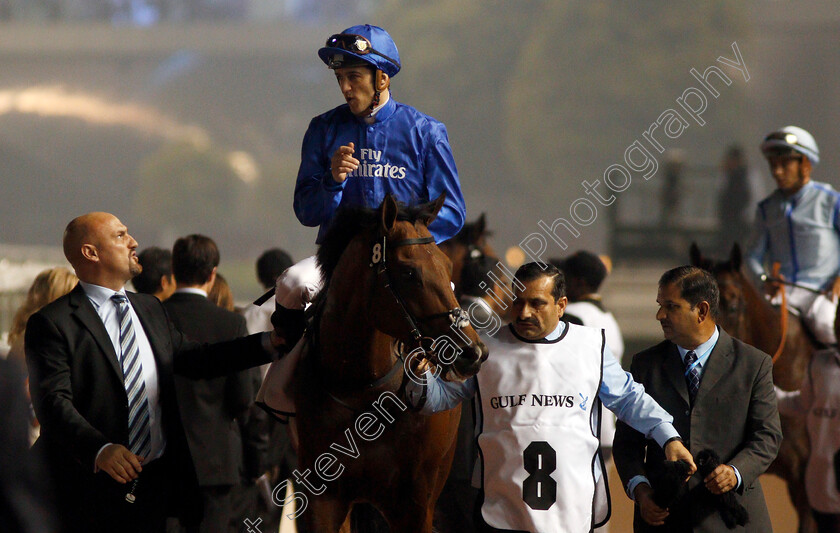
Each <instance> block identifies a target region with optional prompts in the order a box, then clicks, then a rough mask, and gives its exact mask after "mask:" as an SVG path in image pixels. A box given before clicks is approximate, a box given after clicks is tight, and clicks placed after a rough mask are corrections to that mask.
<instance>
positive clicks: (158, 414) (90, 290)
mask: <svg viewBox="0 0 840 533" xmlns="http://www.w3.org/2000/svg"><path fill="white" fill-rule="evenodd" d="M79 283H80V284H81V285H82V289H84V291H85V294H86V295H87V297H88V300H90V303H91V304H93V308H94V309H95V310H96V313H97V314H98V315H99V318H101V319H102V324H103V325H104V326H105V330H106V331H107V332H108V337H110V338H111V344H113V346H114V352H116V354H117V359H118V360H119V361H120V363H122V350H121V348H120V319H119V315H118V313H117V307H116V304H114V302H113V301H111V296H113V295H114V294H117V292H119V293H120V294H125V289H122V290H120V291H114V290H111V289H108V288H106V287H101V286H99V285H93V284H91V283H85V282H84V281H81V282H79ZM128 309H129V312H130V313H131V320H132V324H133V326H134V334H135V336H136V337H137V345H138V347H139V349H140V364H141V365H142V366H143V381H144V383H145V386H146V399H147V400H148V402H149V424H150V428H151V433H152V451H151V452H150V453H149V457H146V460H145V461H144V463H143V464H148V463H149V461H152V460H154V459H158V458H160V456H162V455H163V451H164V448H165V447H166V437H165V435H164V434H163V425H162V421H163V415H162V411H161V406H160V388H159V387H158V373H157V363H156V362H155V357H154V354H153V353H152V345H151V344H149V339H148V337H146V332H145V331H143V324H142V323H141V322H140V318H139V317H138V316H137V313H136V312H135V311H134V308H133V307H132V306H131V301H130V300H129V301H128ZM109 444H113V443H108V444H106V445H105V446H108V445H109ZM105 446H103V447H102V448H101V449H100V450H99V452H97V454H96V458H97V459H99V454H100V453H102V450H103V449H105ZM94 462H95V461H94Z"/></svg>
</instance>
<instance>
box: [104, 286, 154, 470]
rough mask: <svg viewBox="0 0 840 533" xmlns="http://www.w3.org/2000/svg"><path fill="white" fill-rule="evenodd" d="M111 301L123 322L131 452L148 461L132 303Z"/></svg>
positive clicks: (146, 417)
mask: <svg viewBox="0 0 840 533" xmlns="http://www.w3.org/2000/svg"><path fill="white" fill-rule="evenodd" d="M111 300H112V301H113V302H114V305H115V306H116V308H117V317H118V318H119V319H120V351H121V352H122V354H121V359H122V369H123V382H124V385H125V392H126V395H127V396H128V449H129V450H131V452H132V453H134V454H135V455H139V456H140V457H144V458H146V457H148V456H149V453H150V452H151V451H152V431H151V421H150V418H149V416H150V414H149V401H148V399H147V398H146V382H145V381H144V380H143V365H142V364H141V363H140V346H139V345H138V343H137V335H135V333H134V324H133V323H132V320H131V313H130V311H129V308H128V299H127V298H126V297H125V295H124V294H119V293H117V294H114V295H113V296H111Z"/></svg>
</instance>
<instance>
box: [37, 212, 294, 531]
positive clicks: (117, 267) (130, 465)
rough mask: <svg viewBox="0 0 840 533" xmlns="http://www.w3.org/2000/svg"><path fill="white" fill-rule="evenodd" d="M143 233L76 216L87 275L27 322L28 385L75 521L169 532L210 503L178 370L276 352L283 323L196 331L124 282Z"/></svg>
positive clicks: (105, 217) (71, 525)
mask: <svg viewBox="0 0 840 533" xmlns="http://www.w3.org/2000/svg"><path fill="white" fill-rule="evenodd" d="M136 249H137V241H135V240H134V238H133V237H132V236H131V235H130V234H129V233H128V228H126V226H125V225H124V224H123V223H122V222H120V220H119V219H118V218H117V217H115V216H114V215H111V214H109V213H89V214H87V215H83V216H81V217H78V218H76V219H74V220H73V221H72V222H70V224H68V226H67V229H66V230H65V232H64V254H65V256H66V257H67V260H68V261H69V262H70V264H71V265H73V268H74V269H75V270H76V275H77V276H78V277H79V280H80V282H79V284H78V285H77V286H76V288H75V289H74V290H73V291H72V292H71V293H70V294H68V295H66V296H64V297H62V298H59V299H58V300H56V301H55V302H53V303H52V304H50V305H48V306H46V307H45V308H44V309H42V310H41V311H39V312H38V313H36V314H34V315H33V316H32V318H30V319H29V323H28V324H27V328H26V340H25V345H26V360H27V365H28V367H29V374H30V390H31V394H32V401H33V404H34V406H35V411H36V413H37V415H38V419H39V421H40V422H41V437H40V438H39V439H38V441H37V442H36V443H35V446H37V447H39V448H42V449H43V451H44V453H45V456H46V457H47V458H48V461H49V465H50V467H51V468H50V470H51V473H52V474H53V477H54V478H55V485H56V487H57V489H58V500H59V503H60V515H61V520H62V525H63V527H64V530H65V531H86V532H87V531H92V532H105V531H121V532H123V531H124V532H129V531H130V532H163V531H164V530H165V520H166V517H167V516H179V517H180V518H181V519H182V523H186V524H188V525H190V524H194V523H196V522H197V521H198V520H199V519H200V517H201V504H200V499H199V492H198V485H197V482H196V476H195V469H194V467H193V462H192V458H191V457H190V452H189V449H188V448H187V444H186V438H185V436H184V430H183V428H182V425H181V419H180V414H179V411H178V405H177V400H176V396H175V390H174V385H173V381H174V379H173V373H175V372H177V373H179V374H183V375H185V376H187V377H190V378H194V379H201V378H211V377H216V376H221V375H226V374H229V373H232V372H235V371H239V370H243V369H245V368H250V367H253V366H258V365H262V364H265V363H268V362H270V361H271V360H272V359H273V358H275V356H276V354H277V353H279V352H280V351H282V350H280V349H281V348H282V346H283V344H284V343H283V340H282V339H281V338H279V337H278V336H277V335H276V334H275V333H273V332H272V333H270V334H269V333H265V334H258V335H251V336H249V337H244V338H242V339H237V340H235V341H230V342H226V343H219V344H214V345H203V346H201V345H198V344H197V343H195V342H192V341H190V340H188V339H186V338H185V337H184V336H183V335H182V334H181V333H180V332H178V331H177V330H176V329H175V328H174V327H173V325H172V324H171V323H170V321H169V320H168V318H167V316H166V313H165V312H164V310H163V307H162V306H161V303H160V301H158V299H157V298H155V297H153V296H150V295H145V294H134V293H131V292H127V291H126V290H125V284H126V283H127V282H128V281H129V280H130V279H131V278H132V277H134V276H136V275H137V274H139V273H140V271H141V270H142V267H141V266H140V263H139V261H138V259H137V253H136Z"/></svg>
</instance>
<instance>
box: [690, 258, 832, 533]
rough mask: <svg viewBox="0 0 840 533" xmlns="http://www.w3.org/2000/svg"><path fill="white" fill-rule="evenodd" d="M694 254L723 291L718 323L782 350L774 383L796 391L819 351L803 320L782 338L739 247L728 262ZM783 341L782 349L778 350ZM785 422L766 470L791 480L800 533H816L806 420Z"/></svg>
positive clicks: (790, 324) (776, 316)
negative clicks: (808, 482) (806, 480)
mask: <svg viewBox="0 0 840 533" xmlns="http://www.w3.org/2000/svg"><path fill="white" fill-rule="evenodd" d="M690 255H691V263H692V264H693V265H695V266H699V267H701V268H704V269H706V270H708V271H709V272H711V273H712V274H713V275H714V276H715V279H717V282H718V285H719V287H720V316H719V318H718V324H720V326H721V327H722V328H723V329H724V330H726V332H727V333H729V334H730V335H731V336H733V337H735V338H736V339H740V340H742V341H743V342H745V343H747V344H751V345H753V346H755V347H756V348H758V349H760V350H761V351H763V352H765V353H768V354H770V355H774V354H776V353H777V352H779V355H778V357H776V358H774V361H773V382H774V383H775V384H776V385H778V386H779V387H780V388H781V389H784V390H797V389H798V388H799V386H800V384H801V383H802V379H803V378H804V377H805V373H806V372H807V371H808V364H809V362H810V360H811V357H812V356H813V353H814V351H815V350H816V349H817V344H816V343H815V342H814V340H813V339H812V337H811V336H810V334H808V333H807V332H806V330H805V329H804V327H803V326H802V324H801V322H800V321H799V320H798V319H797V318H796V317H795V316H790V317H789V319H788V320H787V334H786V335H785V336H784V339H782V327H781V323H782V316H781V312H780V309H779V308H777V307H775V306H773V305H771V304H770V302H768V301H767V299H766V298H765V297H764V294H763V293H762V292H761V291H759V290H758V289H757V288H756V287H755V285H753V284H752V283H751V282H750V281H749V280H748V279H747V277H746V276H745V275H744V274H743V273H742V272H741V266H742V260H741V249H740V247H739V246H738V245H737V244H735V245H734V246H733V247H732V251H731V253H730V255H729V259H728V260H727V261H724V262H715V261H712V260H710V259H708V258H705V257H703V256H702V254H701V253H700V249H699V248H698V247H697V245H696V244H692V245H691V250H690ZM782 311H783V310H782ZM783 312H786V311H783ZM782 341H784V346H783V347H782V348H781V350H780V345H781V343H782ZM779 350H780V351H779ZM781 421H782V433H783V434H784V439H783V440H782V446H781V448H780V449H779V455H778V457H777V458H776V460H775V461H774V462H773V464H772V465H770V468H769V470H768V472H769V473H771V474H776V475H778V476H780V477H781V478H783V479H784V480H785V481H786V482H787V486H788V494H789V495H790V498H791V501H792V502H793V505H794V507H796V513H797V515H798V517H799V532H800V533H812V532H815V531H816V524H815V523H814V520H813V518H812V516H811V511H810V508H809V506H808V501H807V498H806V495H805V484H804V477H805V463H806V462H807V459H808V434H807V432H806V430H805V418H804V417H802V418H795V417H790V416H782V417H781Z"/></svg>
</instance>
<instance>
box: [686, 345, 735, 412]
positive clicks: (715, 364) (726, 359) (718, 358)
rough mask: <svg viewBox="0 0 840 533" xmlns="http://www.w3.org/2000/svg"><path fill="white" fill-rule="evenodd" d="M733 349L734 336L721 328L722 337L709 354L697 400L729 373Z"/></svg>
mask: <svg viewBox="0 0 840 533" xmlns="http://www.w3.org/2000/svg"><path fill="white" fill-rule="evenodd" d="M733 350H734V348H733V347H732V337H730V336H729V335H727V333H726V332H725V331H723V330H722V329H721V330H720V337H718V341H717V343H715V347H714V348H713V349H712V353H710V354H709V359H708V360H707V362H706V367H705V369H704V370H703V378H702V379H701V380H700V389H699V390H698V391H697V398H695V402H697V401H700V400H701V399H702V398H704V397H705V396H706V395H707V394H709V391H711V390H712V388H714V386H715V385H716V384H717V382H718V381H720V378H722V377H723V376H725V375H726V374H727V373H729V371H730V367H731V366H732V361H733V359H732V353H733Z"/></svg>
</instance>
